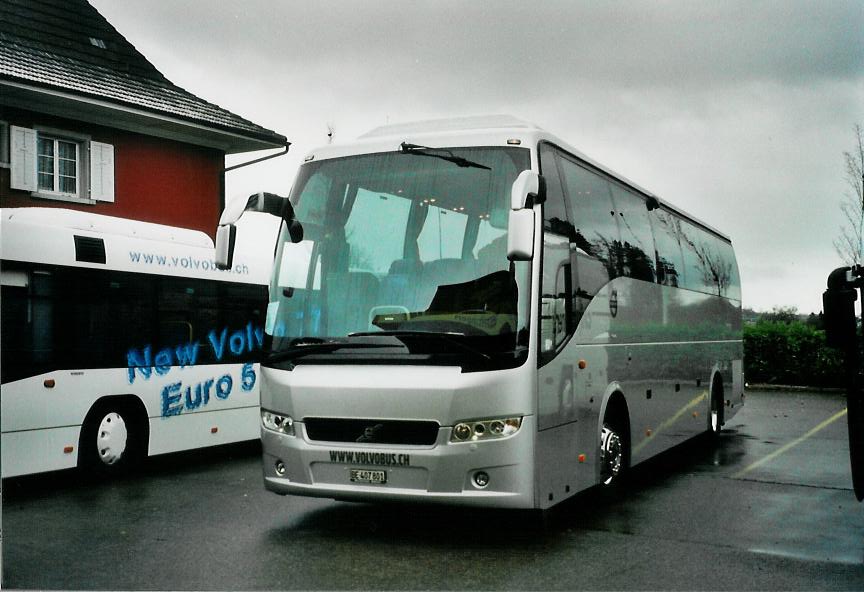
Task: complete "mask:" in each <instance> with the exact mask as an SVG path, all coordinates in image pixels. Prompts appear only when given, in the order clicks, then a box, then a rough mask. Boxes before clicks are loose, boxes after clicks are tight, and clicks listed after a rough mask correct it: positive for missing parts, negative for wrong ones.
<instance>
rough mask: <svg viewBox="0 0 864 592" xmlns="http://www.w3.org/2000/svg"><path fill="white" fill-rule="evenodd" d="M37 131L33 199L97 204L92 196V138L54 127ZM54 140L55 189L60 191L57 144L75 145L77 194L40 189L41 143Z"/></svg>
mask: <svg viewBox="0 0 864 592" xmlns="http://www.w3.org/2000/svg"><path fill="white" fill-rule="evenodd" d="M32 129H33V130H35V131H36V191H33V192H31V193H30V195H31V196H32V197H36V198H39V199H50V200H53V201H66V202H71V203H82V204H95V203H98V201H97V200H95V199H92V198H90V197H89V195H90V142H91V141H92V139H91V137H90V136H89V135H87V134H82V133H77V132H70V131H67V130H61V129H57V128H53V127H46V126H40V125H34V126H33V128H32ZM43 138H44V139H51V140H54V173H53V179H54V187H56V188H58V189H59V177H60V175H59V159H58V157H57V143H58V142H68V143H71V144H75V153H76V161H75V164H76V167H77V170H76V173H77V174H76V177H75V181H76V184H75V190H76V192H75V193H68V192H63V191H59V190H47V189H39V142H40V140H42V139H43Z"/></svg>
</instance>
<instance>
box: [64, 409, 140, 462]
mask: <svg viewBox="0 0 864 592" xmlns="http://www.w3.org/2000/svg"><path fill="white" fill-rule="evenodd" d="M142 437H143V430H142V429H141V428H140V423H139V422H138V421H137V418H136V416H135V413H134V411H133V410H132V408H131V407H130V406H127V405H123V404H120V403H108V404H104V405H100V406H97V407H94V408H93V409H92V410H91V412H90V413H89V414H88V416H87V419H86V420H85V422H84V425H83V426H82V428H81V441H80V443H79V450H80V451H81V452H80V454H81V458H80V462H79V465H82V466H84V467H85V468H87V469H90V470H92V471H94V472H96V473H100V474H104V475H119V474H123V473H126V472H127V471H128V470H129V468H130V467H131V466H132V465H134V464H135V462H137V461H138V460H139V459H140V458H141V456H142V452H143V450H142V448H141V444H142Z"/></svg>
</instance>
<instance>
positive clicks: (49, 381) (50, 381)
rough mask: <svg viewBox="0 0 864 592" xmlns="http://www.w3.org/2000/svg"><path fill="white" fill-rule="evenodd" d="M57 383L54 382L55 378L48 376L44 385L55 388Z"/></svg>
mask: <svg viewBox="0 0 864 592" xmlns="http://www.w3.org/2000/svg"><path fill="white" fill-rule="evenodd" d="M55 384H56V383H55V382H54V379H53V378H46V379H45V381H44V382H43V383H42V386H44V387H45V388H54V385H55Z"/></svg>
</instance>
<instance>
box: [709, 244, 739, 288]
mask: <svg viewBox="0 0 864 592" xmlns="http://www.w3.org/2000/svg"><path fill="white" fill-rule="evenodd" d="M714 240H715V244H716V246H717V252H718V253H719V255H720V258H721V260H722V261H723V265H724V266H726V268H727V269H728V270H729V281H728V284H727V287H726V289H725V291H724V290H721V295H722V296H726V297H727V298H731V299H732V300H739V301H740V300H741V277H740V276H739V275H738V263H737V261H736V260H735V251H733V250H732V245H730V244H729V243H727V242H726V241H724V240H721V239H719V238H715V239H714Z"/></svg>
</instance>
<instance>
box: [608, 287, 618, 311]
mask: <svg viewBox="0 0 864 592" xmlns="http://www.w3.org/2000/svg"><path fill="white" fill-rule="evenodd" d="M609 314H611V315H612V317H613V318H614V317H616V316H618V290H612V293H611V294H609Z"/></svg>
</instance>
